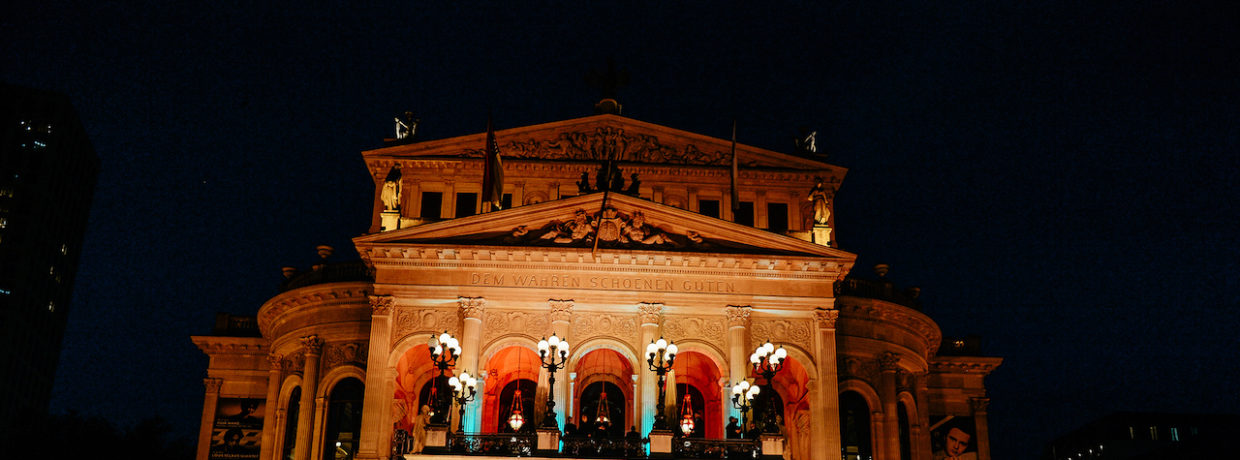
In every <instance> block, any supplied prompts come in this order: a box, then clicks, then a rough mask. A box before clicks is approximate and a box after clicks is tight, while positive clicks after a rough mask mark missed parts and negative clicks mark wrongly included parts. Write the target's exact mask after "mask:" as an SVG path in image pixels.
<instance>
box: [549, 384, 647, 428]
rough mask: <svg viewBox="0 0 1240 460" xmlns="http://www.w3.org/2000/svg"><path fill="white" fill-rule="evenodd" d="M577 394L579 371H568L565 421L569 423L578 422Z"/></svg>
mask: <svg viewBox="0 0 1240 460" xmlns="http://www.w3.org/2000/svg"><path fill="white" fill-rule="evenodd" d="M634 394H637V393H634ZM576 395H577V373H576V372H569V373H568V396H567V397H566V398H565V399H567V401H566V402H567V403H568V405H567V406H565V407H564V423H568V422H570V421H571V422H573V423H574V424H576V423H577V417H576V415H575V413H574V412H573V397H574V396H576Z"/></svg>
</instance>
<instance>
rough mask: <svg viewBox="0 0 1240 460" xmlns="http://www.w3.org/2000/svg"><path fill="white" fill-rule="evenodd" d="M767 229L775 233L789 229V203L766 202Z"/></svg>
mask: <svg viewBox="0 0 1240 460" xmlns="http://www.w3.org/2000/svg"><path fill="white" fill-rule="evenodd" d="M766 222H767V229H768V230H770V231H772V232H775V233H784V232H786V231H788V203H767V204H766Z"/></svg>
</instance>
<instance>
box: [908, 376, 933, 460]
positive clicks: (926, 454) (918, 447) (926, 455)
mask: <svg viewBox="0 0 1240 460" xmlns="http://www.w3.org/2000/svg"><path fill="white" fill-rule="evenodd" d="M929 375H930V373H929V372H928V371H927V372H919V373H917V374H914V375H913V397H914V398H915V399H916V400H917V430H915V431H914V432H913V434H916V435H917V437H915V438H913V442H914V443H915V444H914V445H913V458H914V459H915V460H930V457H931V455H933V453H932V452H931V451H930V430H929V427H930V411H929V410H928V409H927V408H928V407H929V405H928V403H927V401H928V400H929V393H930V390H929V388H927V387H926V378H927V377H929Z"/></svg>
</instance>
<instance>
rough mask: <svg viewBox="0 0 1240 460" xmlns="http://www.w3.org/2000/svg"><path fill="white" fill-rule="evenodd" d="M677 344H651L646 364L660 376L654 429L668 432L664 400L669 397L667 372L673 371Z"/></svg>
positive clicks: (661, 340) (661, 338) (655, 342)
mask: <svg viewBox="0 0 1240 460" xmlns="http://www.w3.org/2000/svg"><path fill="white" fill-rule="evenodd" d="M676 351H677V349H676V344H675V343H674V342H668V341H666V340H663V337H659V340H658V341H652V342H650V345H646V364H647V365H648V366H650V370H651V371H654V373H656V374H658V375H659V405H658V411H657V412H655V415H654V429H655V430H668V429H669V428H668V427H667V417H666V416H665V415H664V414H663V398H664V397H666V396H667V387H666V385H665V384H666V382H667V371H670V370H672V362H673V361H675V360H676Z"/></svg>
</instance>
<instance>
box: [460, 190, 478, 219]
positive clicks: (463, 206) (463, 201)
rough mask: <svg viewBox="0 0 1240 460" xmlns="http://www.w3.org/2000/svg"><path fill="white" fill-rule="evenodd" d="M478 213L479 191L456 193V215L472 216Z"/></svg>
mask: <svg viewBox="0 0 1240 460" xmlns="http://www.w3.org/2000/svg"><path fill="white" fill-rule="evenodd" d="M477 213H478V194H477V193H458V194H456V215H455V216H456V217H466V216H472V215H474V214H477Z"/></svg>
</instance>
